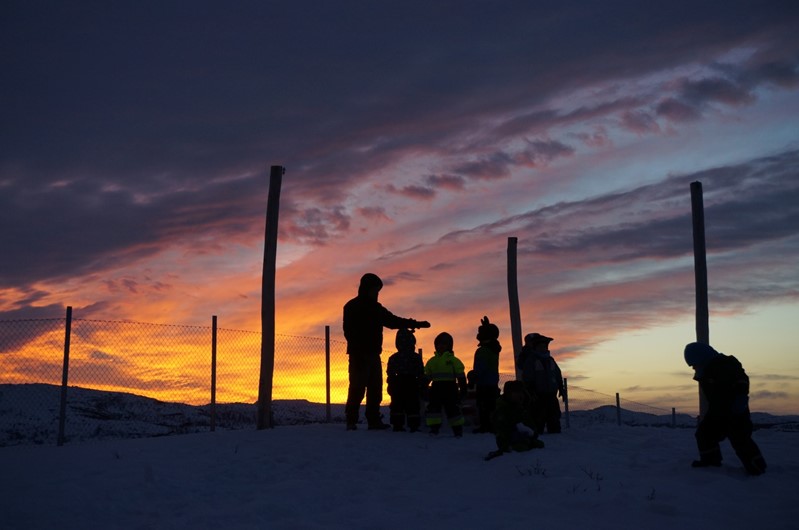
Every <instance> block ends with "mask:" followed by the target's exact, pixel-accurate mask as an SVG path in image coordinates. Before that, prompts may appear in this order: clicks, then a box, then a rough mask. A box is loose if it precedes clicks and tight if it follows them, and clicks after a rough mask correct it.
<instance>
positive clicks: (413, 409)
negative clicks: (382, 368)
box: [389, 376, 422, 432]
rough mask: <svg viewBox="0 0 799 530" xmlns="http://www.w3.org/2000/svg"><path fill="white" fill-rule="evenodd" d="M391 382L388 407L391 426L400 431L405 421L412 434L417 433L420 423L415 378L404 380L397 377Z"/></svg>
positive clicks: (417, 388) (417, 387) (418, 392)
mask: <svg viewBox="0 0 799 530" xmlns="http://www.w3.org/2000/svg"><path fill="white" fill-rule="evenodd" d="M393 381H394V382H393V383H392V384H391V405H390V406H389V411H390V412H391V425H393V426H394V429H396V430H400V429H402V428H403V427H405V422H406V420H407V423H408V428H409V429H410V430H411V431H412V432H415V431H418V430H419V425H420V424H421V422H422V417H421V414H420V411H421V403H420V400H419V394H420V393H421V391H420V388H419V382H418V381H417V379H416V378H415V377H407V378H404V377H403V376H399V377H397V378H396V380H393Z"/></svg>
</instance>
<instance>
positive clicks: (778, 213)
mask: <svg viewBox="0 0 799 530" xmlns="http://www.w3.org/2000/svg"><path fill="white" fill-rule="evenodd" d="M694 181H699V182H702V187H703V190H704V206H705V222H706V234H707V238H708V240H709V243H708V246H709V251H710V252H712V253H723V252H725V251H729V250H734V249H743V248H747V247H750V246H753V245H757V244H759V243H763V242H765V241H776V240H780V239H785V238H791V237H794V236H796V235H797V234H798V233H799V232H798V231H797V227H799V151H790V152H786V153H782V154H780V155H776V156H773V157H767V158H762V159H757V160H752V161H750V162H747V163H744V164H740V165H737V166H725V167H720V168H713V169H710V170H706V171H701V172H697V173H693V174H687V175H677V176H673V177H670V178H668V179H666V180H664V181H663V182H661V183H658V184H653V185H649V186H643V187H639V188H636V189H633V190H630V191H625V192H620V193H615V194H609V195H603V196H600V197H596V198H592V199H588V200H585V201H578V202H568V203H561V204H556V205H553V206H551V207H547V208H543V209H541V210H538V211H535V212H531V213H529V214H526V215H524V216H521V217H519V218H515V219H513V220H510V221H506V222H509V223H510V224H513V225H517V224H520V225H522V226H525V227H526V228H527V229H528V230H530V231H532V232H533V233H535V234H536V237H534V238H531V239H530V240H529V241H530V243H528V244H529V245H532V247H530V248H528V249H526V251H530V252H538V253H547V254H550V255H552V254H578V253H584V252H589V253H590V254H591V255H592V256H593V258H594V260H595V261H605V260H608V261H614V262H622V261H628V260H635V259H640V258H669V257H675V256H681V255H686V254H689V253H690V252H692V251H693V247H692V242H691V241H692V239H691V237H690V233H691V229H692V228H691V226H692V225H691V211H690V189H689V188H690V183H691V182H694ZM578 221H579V222H578ZM553 225H560V226H562V227H563V228H562V229H560V230H558V231H554V232H549V231H550V230H552V227H553ZM541 227H546V229H545V231H543V232H542V229H541ZM686 234H688V235H689V237H688V238H686ZM794 250H795V251H797V252H799V249H794Z"/></svg>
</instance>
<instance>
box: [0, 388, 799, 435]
mask: <svg viewBox="0 0 799 530" xmlns="http://www.w3.org/2000/svg"><path fill="white" fill-rule="evenodd" d="M67 395H68V399H67V421H66V428H65V431H66V438H67V442H68V443H69V442H77V441H86V440H103V439H115V438H146V437H157V436H169V435H175V434H189V433H199V432H207V431H209V430H210V425H211V414H210V406H209V405H201V406H194V405H187V404H184V403H170V402H164V401H159V400H156V399H152V398H148V397H144V396H139V395H136V394H130V393H124V392H106V391H101V390H91V389H85V388H80V387H70V388H69V389H68V394H67ZM60 396H61V388H60V387H59V386H55V385H46V384H23V385H0V447H2V446H9V445H27V444H51V443H52V444H54V443H55V442H56V440H57V433H58V416H59V403H60ZM272 409H273V410H272V412H273V417H274V422H275V424H276V425H302V424H310V423H322V422H325V421H326V407H325V405H324V404H321V403H311V402H309V401H306V400H276V401H275V402H274V403H273V406H272ZM383 409H384V413H385V414H388V410H387V409H388V407H387V402H385V403H384V406H383ZM752 418H753V421H754V422H755V424H756V425H757V426H758V427H760V428H766V427H774V428H778V429H781V430H787V431H799V416H773V415H771V414H766V413H754V414H753V415H752ZM331 421H332V422H334V423H341V422H343V421H344V406H343V405H338V404H337V405H331ZM569 421H570V425H572V426H575V427H585V426H590V425H595V424H613V423H616V422H617V411H616V408H615V407H613V406H609V405H607V406H601V407H598V408H595V409H591V410H577V411H571V413H570V418H569ZM621 421H622V424H624V425H629V426H650V427H670V426H671V425H672V416H671V415H655V414H649V413H643V412H633V411H629V410H625V409H622V410H621ZM255 423H256V406H255V405H254V404H251V403H226V404H217V405H216V428H217V429H219V430H236V429H251V428H253V427H254V426H255ZM564 423H565V418H564ZM695 425H696V419H695V418H694V417H692V416H690V415H688V414H678V415H677V416H676V426H677V427H684V428H693V427H694V426H695Z"/></svg>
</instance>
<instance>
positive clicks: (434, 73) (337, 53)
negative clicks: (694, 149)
mask: <svg viewBox="0 0 799 530" xmlns="http://www.w3.org/2000/svg"><path fill="white" fill-rule="evenodd" d="M798 12H799V6H798V5H797V4H796V3H795V2H784V1H766V2H743V1H739V2H736V1H731V2H728V3H726V4H725V6H724V9H718V8H717V6H714V5H705V4H701V3H700V4H696V3H694V2H691V3H688V2H676V3H675V2H670V3H668V4H665V3H664V4H662V5H661V4H653V5H644V4H642V3H640V2H635V1H632V0H629V1H617V2H610V3H606V2H603V3H593V2H585V3H578V4H568V5H565V4H562V3H560V2H552V3H540V2H535V3H531V2H522V1H518V2H509V3H504V4H502V6H501V7H498V6H497V5H495V4H494V3H492V2H470V3H466V4H464V3H461V2H458V3H454V2H453V3H451V2H441V3H439V2H436V3H432V4H431V3H429V2H410V3H407V2H406V3H402V4H391V3H366V4H364V3H357V4H355V3H346V2H345V3H343V4H342V3H335V4H333V3H330V4H328V3H319V2H292V3H290V4H288V3H287V4H275V3H266V2H237V3H236V4H235V5H224V6H223V5H221V4H217V3H214V2H205V1H200V2H192V3H191V4H190V5H187V4H185V3H180V2H147V1H145V2H136V3H129V4H118V3H106V2H96V3H78V4H75V3H69V2H67V3H37V2H22V1H11V2H6V3H5V4H4V7H3V16H2V17H0V49H2V50H3V53H2V54H0V67H2V70H3V72H4V79H5V82H4V83H2V84H1V85H0V98H2V101H3V102H4V108H3V114H2V119H1V120H0V147H2V149H0V221H1V222H2V226H3V233H2V235H0V244H1V245H2V248H3V252H4V255H5V256H13V259H5V260H4V263H3V266H2V269H0V286H4V285H18V284H24V283H28V282H34V281H37V280H48V279H55V278H64V277H70V276H75V275H79V274H85V273H89V272H93V271H102V270H105V269H108V268H110V267H114V266H116V265H118V264H121V263H132V262H135V261H136V260H139V259H142V258H145V257H147V256H151V255H153V254H154V253H157V252H159V251H160V250H161V249H162V248H164V245H166V244H170V243H173V242H175V241H179V240H183V241H186V240H189V241H191V240H192V238H193V237H194V236H196V235H197V234H198V233H203V234H205V235H207V236H211V235H214V236H230V235H235V234H241V233H246V232H247V231H252V230H260V229H261V228H262V226H261V225H262V222H263V221H262V212H261V210H262V205H261V203H262V202H263V195H264V194H265V190H266V188H265V185H264V180H263V179H261V178H256V177H255V175H262V174H263V172H264V170H265V169H266V168H267V167H268V165H269V164H272V163H279V164H283V165H285V166H287V167H288V168H289V175H290V176H291V178H290V179H289V178H287V179H286V191H287V192H289V193H291V194H293V195H294V197H295V199H294V205H293V207H291V208H286V213H287V215H288V216H289V219H287V220H286V221H285V222H283V221H281V235H282V237H289V238H293V239H296V240H298V241H303V242H312V243H318V244H321V243H324V242H325V241H327V240H329V239H330V238H334V237H338V236H340V235H341V234H343V233H346V231H347V230H348V229H349V228H350V220H349V214H348V213H347V212H345V211H344V210H342V209H340V207H338V206H337V205H336V204H334V203H335V202H336V201H339V202H340V201H341V199H342V198H343V197H346V195H347V193H348V189H349V188H350V187H351V186H352V185H354V184H357V183H359V182H361V181H363V180H364V179H367V178H371V176H372V171H374V170H378V169H382V168H384V167H386V165H387V164H388V163H390V162H391V161H393V160H396V159H397V157H399V156H402V155H403V154H406V153H407V152H408V151H409V150H414V149H419V150H442V151H446V150H450V149H455V148H453V147H452V146H453V145H454V144H455V143H457V142H454V140H453V139H455V138H457V137H458V136H459V135H461V134H462V133H463V131H465V130H469V129H470V128H473V129H480V127H481V124H482V123H483V121H482V120H484V119H485V118H487V117H489V118H492V117H494V116H497V115H502V116H516V115H517V114H518V113H519V112H521V110H520V109H530V108H535V107H537V106H541V105H543V104H545V103H546V102H547V101H548V99H549V98H550V97H552V96H553V95H554V94H557V93H558V92H560V91H568V90H573V89H577V88H580V87H583V86H586V85H590V84H592V83H600V82H603V81H606V80H609V79H615V78H617V77H630V76H635V75H646V74H648V73H651V72H655V71H661V70H662V69H667V68H670V67H673V66H677V65H680V64H682V63H683V62H685V61H696V62H699V63H704V62H710V61H713V60H715V58H716V56H717V54H719V53H721V52H724V51H726V50H729V49H731V48H733V47H735V46H739V45H745V44H748V43H752V42H754V43H756V44H758V45H759V46H761V48H760V49H759V52H758V54H757V55H756V56H755V57H754V58H753V59H752V60H751V61H749V63H747V65H746V66H747V73H748V76H749V77H748V78H746V84H744V85H740V86H739V85H735V84H733V81H732V80H735V79H738V81H736V82H739V83H743V81H741V79H744V77H740V76H739V77H738V78H736V77H735V76H733V75H728V76H726V77H725V78H724V79H726V80H728V82H729V83H728V85H725V84H724V82H723V81H720V80H716V81H715V85H714V84H712V83H705V84H702V83H701V82H698V83H694V84H691V83H689V82H686V83H683V84H682V85H681V86H678V87H677V88H675V93H674V94H672V95H671V97H670V98H669V97H667V98H665V99H661V100H659V101H661V103H660V104H659V105H658V106H657V112H658V114H659V115H660V116H662V117H666V118H669V119H672V120H675V121H684V120H686V119H694V118H696V117H698V116H699V115H700V112H701V109H699V107H697V105H700V104H699V103H698V102H699V101H720V102H724V103H727V104H730V102H734V103H735V104H740V103H744V102H745V100H746V97H745V96H746V94H747V93H750V92H751V90H752V89H753V88H754V87H755V86H756V85H757V83H761V82H762V83H774V84H779V85H780V86H795V84H796V76H797V74H796V53H797V50H798V49H799V45H797V37H796V35H795V34H796V32H795V27H796V23H797V19H798V15H797V13H798ZM686 14H689V15H686ZM597 28H603V31H597ZM630 43H637V44H636V45H635V46H631V44H630ZM741 75H743V72H741ZM720 79H721V78H720ZM680 90H682V92H680ZM643 104H644V103H641V102H640V101H638V100H635V99H632V100H631V99H626V98H625V97H619V98H616V99H613V98H611V99H610V100H609V101H608V102H607V104H606V106H598V107H596V108H591V109H577V110H574V109H571V110H569V111H566V112H560V111H559V110H558V109H554V110H553V109H544V110H539V111H535V112H530V111H527V110H525V111H524V112H526V113H527V114H525V115H524V116H523V119H521V120H514V119H513V118H510V119H509V120H508V121H506V123H505V127H504V129H503V128H502V127H499V128H498V129H496V130H494V131H490V136H491V137H492V139H493V140H494V141H500V140H502V139H514V138H516V139H518V137H519V135H524V134H527V133H528V132H529V131H530V128H531V127H535V126H539V125H542V126H543V125H546V123H548V122H549V120H553V119H554V120H563V119H567V120H576V119H581V117H585V116H589V115H591V113H594V114H593V115H598V114H599V113H602V112H610V111H611V109H618V111H619V112H622V111H623V109H625V108H628V109H629V108H631V107H634V106H636V105H638V106H640V105H643ZM700 107H701V105H700ZM698 109H699V110H698ZM652 111H653V109H648V112H652ZM630 116H638V117H639V119H638V120H629V125H628V126H636V127H637V128H638V130H639V131H646V130H649V131H652V130H655V129H656V127H655V126H654V125H653V124H652V123H649V125H648V126H647V122H646V120H644V119H642V118H641V116H643V115H641V114H635V115H630ZM536 141H539V142H550V143H549V144H547V145H538V146H537V145H536V144H535V142H536ZM532 142H533V143H532V144H531V145H530V147H529V148H528V150H526V151H523V152H520V153H505V152H501V151H499V150H497V149H494V148H489V150H488V154H485V155H482V156H480V155H478V156H475V157H474V158H473V159H472V160H471V162H468V163H458V164H453V166H457V167H458V168H459V171H453V172H452V173H454V174H455V175H457V178H461V177H471V178H478V179H480V178H500V177H503V176H505V175H507V174H508V172H509V168H510V167H511V166H512V165H513V164H519V163H527V164H537V163H542V162H546V161H547V160H551V159H552V158H551V157H554V156H568V154H569V149H571V148H570V147H569V146H568V145H567V144H565V143H563V141H561V140H559V139H557V138H551V139H546V140H532ZM553 148H554V149H556V150H555V151H552V149H553ZM558 149H559V151H558ZM456 150H457V149H456ZM492 152H493V153H494V154H491V153H492ZM548 157H549V158H548ZM247 176H249V178H246V177H247ZM426 184H427V185H426V186H419V188H418V189H413V188H410V189H408V190H406V191H408V192H413V191H416V192H419V193H418V194H421V195H424V194H429V193H433V192H434V190H435V189H440V188H441V187H443V186H444V185H445V184H446V185H451V186H457V181H456V180H447V181H438V182H434V181H428V182H427V183H426ZM450 189H452V188H450ZM418 194H417V195H418ZM256 199H257V200H256ZM7 227H13V228H12V229H10V230H9V229H8V228H7Z"/></svg>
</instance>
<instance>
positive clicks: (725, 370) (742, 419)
mask: <svg viewBox="0 0 799 530" xmlns="http://www.w3.org/2000/svg"><path fill="white" fill-rule="evenodd" d="M684 356H685V362H686V363H688V365H689V366H692V367H693V369H694V371H695V372H696V373H695V375H694V379H695V380H697V381H698V382H699V390H700V392H702V394H704V396H705V398H706V399H707V411H705V415H704V416H703V417H702V418H701V419H700V420H699V425H698V426H697V427H696V434H695V436H696V445H697V447H698V448H699V460H694V462H693V464H692V466H693V467H708V466H714V467H717V466H720V465H721V448H720V447H719V442H720V441H721V440H724V438H729V439H730V444H732V448H733V449H734V450H735V454H736V455H738V458H740V459H741V463H743V465H744V468H745V469H746V471H747V473H749V474H750V475H761V474H763V473H765V471H766V460H765V459H764V458H763V455H762V454H761V453H760V448H759V447H758V446H757V444H756V443H755V442H754V440H752V419H751V417H750V414H749V376H747V375H746V372H745V371H744V368H743V366H741V363H740V362H739V361H738V359H736V358H735V357H733V356H732V355H724V354H723V353H719V352H717V351H716V350H714V349H713V348H712V347H711V346H709V345H708V344H702V343H701V342H692V343H690V344H688V345H687V346H685V351H684Z"/></svg>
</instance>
